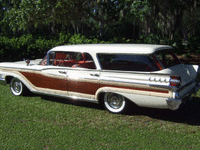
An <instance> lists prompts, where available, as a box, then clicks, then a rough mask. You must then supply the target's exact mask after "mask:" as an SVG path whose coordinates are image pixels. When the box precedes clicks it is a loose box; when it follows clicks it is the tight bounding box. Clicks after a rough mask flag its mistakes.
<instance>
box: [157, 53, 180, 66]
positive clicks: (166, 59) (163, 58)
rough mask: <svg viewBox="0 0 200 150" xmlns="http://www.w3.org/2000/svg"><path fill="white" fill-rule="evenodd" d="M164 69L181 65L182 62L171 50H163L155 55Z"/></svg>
mask: <svg viewBox="0 0 200 150" xmlns="http://www.w3.org/2000/svg"><path fill="white" fill-rule="evenodd" d="M154 55H155V56H156V58H157V59H158V60H159V62H160V63H161V64H162V66H163V67H164V68H169V67H172V66H175V65H178V64H181V62H180V60H179V59H178V58H177V57H176V55H175V54H174V52H173V51H171V50H162V51H158V52H156V53H155V54H154Z"/></svg>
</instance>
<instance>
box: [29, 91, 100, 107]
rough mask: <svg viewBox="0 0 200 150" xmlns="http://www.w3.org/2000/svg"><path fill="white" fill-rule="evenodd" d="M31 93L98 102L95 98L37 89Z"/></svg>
mask: <svg viewBox="0 0 200 150" xmlns="http://www.w3.org/2000/svg"><path fill="white" fill-rule="evenodd" d="M33 93H36V94H41V95H51V96H55V97H61V98H68V99H73V100H77V101H84V102H91V103H96V104H98V103H99V101H98V100H96V99H89V98H82V97H78V96H67V95H60V94H52V93H49V92H39V91H33Z"/></svg>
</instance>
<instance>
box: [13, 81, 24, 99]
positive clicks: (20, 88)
mask: <svg viewBox="0 0 200 150" xmlns="http://www.w3.org/2000/svg"><path fill="white" fill-rule="evenodd" d="M10 90H11V92H12V93H13V94H14V95H15V96H19V95H22V94H23V93H24V85H23V83H22V82H21V81H20V80H19V79H17V78H13V79H12V80H11V82H10Z"/></svg>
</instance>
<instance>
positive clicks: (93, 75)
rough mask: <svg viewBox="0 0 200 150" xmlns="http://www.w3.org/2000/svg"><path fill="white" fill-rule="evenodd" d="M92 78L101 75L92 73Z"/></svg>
mask: <svg viewBox="0 0 200 150" xmlns="http://www.w3.org/2000/svg"><path fill="white" fill-rule="evenodd" d="M90 75H91V76H95V77H99V74H97V73H90Z"/></svg>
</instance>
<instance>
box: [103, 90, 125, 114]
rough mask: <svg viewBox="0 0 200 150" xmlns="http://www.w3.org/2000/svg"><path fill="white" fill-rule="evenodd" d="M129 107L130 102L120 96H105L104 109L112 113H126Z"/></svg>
mask: <svg viewBox="0 0 200 150" xmlns="http://www.w3.org/2000/svg"><path fill="white" fill-rule="evenodd" d="M127 106H128V101H127V100H126V99H125V98H124V97H123V96H121V95H119V94H115V93H106V94H105V95H104V107H105V108H106V109H107V110H108V111H109V112H111V113H115V114H118V113H125V112H126V111H127Z"/></svg>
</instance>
